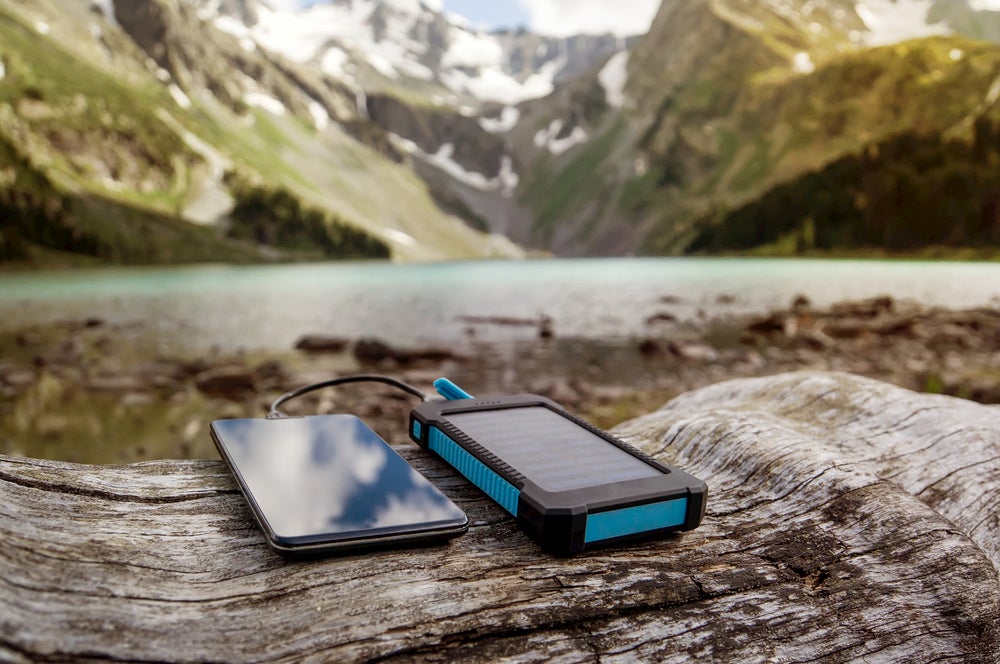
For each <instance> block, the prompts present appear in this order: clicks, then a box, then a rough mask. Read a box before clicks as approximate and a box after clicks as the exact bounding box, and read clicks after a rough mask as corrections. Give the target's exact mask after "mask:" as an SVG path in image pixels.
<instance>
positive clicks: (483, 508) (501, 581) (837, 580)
mask: <svg viewBox="0 0 1000 664" xmlns="http://www.w3.org/2000/svg"><path fill="white" fill-rule="evenodd" d="M618 432H619V434H620V435H622V436H623V437H624V438H626V439H628V440H629V441H631V442H633V443H635V444H637V445H639V446H641V447H643V448H644V449H646V450H647V451H649V452H651V453H653V454H654V455H655V456H657V457H659V458H661V459H664V460H666V461H668V462H671V463H676V464H678V465H680V466H682V467H684V468H686V469H687V470H689V471H691V472H693V473H694V474H696V475H699V476H700V477H703V478H705V479H706V480H707V481H708V482H709V485H710V487H711V493H710V500H709V508H708V516H707V518H706V520H705V523H704V524H703V525H702V527H701V528H699V529H698V530H696V531H693V532H690V533H686V534H683V535H680V536H675V537H671V538H668V539H666V540H662V541H657V542H649V543H643V544H639V545H633V546H629V547H623V548H618V549H608V550H603V551H597V552H593V553H588V554H584V555H581V556H578V557H575V558H570V559H556V558H551V557H549V556H547V555H545V554H543V553H542V552H541V551H540V550H539V549H538V548H537V547H536V546H535V545H534V544H533V543H532V542H531V541H530V540H528V539H527V538H526V537H524V536H523V535H521V534H520V533H519V532H518V531H517V530H516V529H515V527H514V526H513V524H512V522H511V520H510V519H509V518H507V517H506V516H505V515H504V513H503V512H502V511H501V510H500V509H499V508H497V507H495V506H494V505H493V504H492V503H490V502H488V501H487V500H486V499H484V498H483V497H482V496H480V495H479V494H478V493H477V492H476V491H475V490H472V489H470V488H469V487H468V486H467V485H466V484H465V483H464V481H462V480H461V479H458V478H456V477H455V476H454V475H453V474H452V473H451V472H450V471H449V470H448V469H447V468H446V467H444V466H443V465H442V464H440V463H439V462H437V461H436V460H434V459H429V458H427V457H425V456H424V455H423V454H422V453H421V452H420V451H418V450H415V449H411V448H409V447H406V448H403V447H402V446H401V449H404V450H405V451H406V453H407V456H408V458H409V459H410V460H411V461H413V462H414V463H415V465H417V466H419V467H420V468H421V469H422V470H423V471H424V472H425V473H426V474H428V475H429V476H430V477H431V478H432V479H433V480H434V481H435V482H436V483H437V484H438V486H440V487H442V489H443V490H444V491H445V492H447V493H448V494H449V495H451V496H452V497H453V498H454V499H455V500H456V501H457V502H459V504H460V505H462V507H464V508H465V510H466V511H467V512H468V513H469V515H470V518H471V520H472V522H473V527H472V528H471V530H470V532H469V533H468V534H467V535H465V536H463V537H461V538H459V539H457V540H455V541H454V542H452V543H451V544H449V545H443V546H437V547H432V548H424V549H410V550H404V551H395V552H383V553H377V554H365V555H355V556H351V557H346V558H328V559H323V560H315V561H307V562H286V561H285V560H284V559H282V558H280V557H278V556H276V555H275V554H273V553H271V552H270V551H269V550H268V549H267V547H266V546H265V543H264V540H263V538H262V536H261V535H260V534H259V533H258V532H257V530H256V527H255V526H254V523H253V522H252V520H251V516H250V514H249V512H248V510H247V509H246V508H245V507H244V504H243V501H242V498H241V496H240V495H239V493H238V492H237V491H236V488H235V486H234V484H233V482H232V481H231V480H230V478H229V476H228V475H227V472H226V470H225V468H224V467H223V466H222V464H221V463H219V462H212V461H181V462H173V461H165V462H155V463H143V464H136V465H131V466H84V465H74V464H68V463H56V462H49V461H39V460H34V459H21V458H12V457H3V458H0V542H2V543H0V660H3V659H12V660H15V661H17V660H20V659H25V660H78V659H90V658H109V659H123V660H145V661H148V660H178V661H180V660H184V661H192V660H198V661H205V660H237V661H262V660H276V659H300V658H311V659H317V660H332V661H344V660H356V659H363V658H367V659H394V658H398V659H414V658H417V659H421V658H428V659H431V658H443V659H461V660H483V661H492V660H496V659H498V658H504V657H509V658H513V659H515V660H519V661H547V660H555V661H578V660H593V659H597V658H601V659H602V660H604V659H607V660H610V661H632V660H636V659H640V660H652V661H684V660H689V659H699V660H700V659H716V660H723V661H775V662H786V661H787V662H805V661H813V660H817V659H824V660H827V661H845V660H857V659H864V660H866V661H900V660H902V661H938V660H942V659H949V658H952V659H955V660H956V661H997V660H1000V581H998V568H1000V408H996V407H989V406H981V405H978V404H975V403H972V402H968V401H963V400H959V399H954V398H950V397H941V396H928V395H921V394H916V393H913V392H909V391H906V390H903V389H899V388H895V387H891V386H889V385H886V384H883V383H879V382H876V381H872V380H868V379H863V378H858V377H855V376H850V375H846V374H823V373H802V374H786V375H780V376H773V377H769V378H762V379H750V380H738V381H733V382H729V383H722V384H719V385H715V386H711V387H708V388H704V389H701V390H698V391H696V392H692V393H689V394H686V395H683V396H681V397H679V398H677V399H675V400H674V401H673V402H671V403H670V404H668V405H667V406H666V407H664V408H663V409H662V410H660V411H658V412H656V413H653V414H651V415H648V416H646V417H643V418H640V419H638V420H634V421H632V422H630V423H627V424H626V425H624V426H622V427H620V429H619V431H618Z"/></svg>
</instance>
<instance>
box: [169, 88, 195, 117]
mask: <svg viewBox="0 0 1000 664" xmlns="http://www.w3.org/2000/svg"><path fill="white" fill-rule="evenodd" d="M167 91H168V92H169V93H170V96H171V97H173V98H174V102H175V103H176V104H177V105H178V106H180V107H181V108H183V109H184V110H185V111H186V110H188V109H189V108H191V98H190V97H188V96H187V95H186V94H184V91H183V90H181V89H180V88H179V87H177V84H176V83H171V84H170V85H168V86H167Z"/></svg>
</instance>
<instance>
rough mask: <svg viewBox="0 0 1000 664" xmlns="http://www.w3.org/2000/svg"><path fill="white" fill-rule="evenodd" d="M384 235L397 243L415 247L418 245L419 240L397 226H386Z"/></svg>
mask: <svg viewBox="0 0 1000 664" xmlns="http://www.w3.org/2000/svg"><path fill="white" fill-rule="evenodd" d="M382 236H383V237H384V238H385V239H387V240H389V242H394V243H396V244H401V245H403V246H405V247H415V246H417V240H416V238H414V237H413V236H412V235H410V234H409V233H404V232H403V231H401V230H398V229H396V228H386V229H384V230H383V231H382Z"/></svg>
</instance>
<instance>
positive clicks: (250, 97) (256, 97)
mask: <svg viewBox="0 0 1000 664" xmlns="http://www.w3.org/2000/svg"><path fill="white" fill-rule="evenodd" d="M243 101H244V102H246V104H247V106H253V107H255V108H261V109H263V110H265V111H267V112H268V113H270V114H271V115H284V114H285V113H287V112H288V109H286V108H285V105H284V104H282V103H281V101H279V100H278V99H275V98H274V97H272V96H271V95H266V94H264V93H263V92H248V93H247V94H245V95H243Z"/></svg>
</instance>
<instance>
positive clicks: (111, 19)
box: [90, 0, 118, 25]
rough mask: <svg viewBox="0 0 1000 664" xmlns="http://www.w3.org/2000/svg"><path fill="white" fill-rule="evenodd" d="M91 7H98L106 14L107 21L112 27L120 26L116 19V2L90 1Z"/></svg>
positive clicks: (110, 0)
mask: <svg viewBox="0 0 1000 664" xmlns="http://www.w3.org/2000/svg"><path fill="white" fill-rule="evenodd" d="M90 6H91V7H96V8H97V9H98V11H100V12H101V13H102V14H104V18H105V20H107V22H108V23H110V24H111V25H118V21H117V20H116V19H115V0H90Z"/></svg>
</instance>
